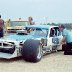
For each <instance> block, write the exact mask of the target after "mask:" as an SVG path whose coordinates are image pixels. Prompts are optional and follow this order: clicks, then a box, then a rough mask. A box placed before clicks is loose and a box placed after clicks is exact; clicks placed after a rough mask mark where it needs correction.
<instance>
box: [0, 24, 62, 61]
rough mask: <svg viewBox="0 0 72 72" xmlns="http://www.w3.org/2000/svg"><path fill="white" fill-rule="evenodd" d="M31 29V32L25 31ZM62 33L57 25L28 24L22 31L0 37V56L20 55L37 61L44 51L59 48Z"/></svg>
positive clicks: (28, 59) (47, 51)
mask: <svg viewBox="0 0 72 72" xmlns="http://www.w3.org/2000/svg"><path fill="white" fill-rule="evenodd" d="M28 29H32V30H31V32H29V33H28V32H27V30H28ZM61 39H62V35H61V33H60V30H59V27H58V26H50V25H30V26H26V30H25V32H24V33H22V34H20V31H19V33H18V32H17V34H10V35H7V36H5V37H2V38H0V58H6V59H11V58H14V57H19V56H22V57H23V59H24V60H26V61H32V62H38V61H40V60H41V58H42V56H43V55H44V54H46V53H51V52H53V51H57V50H61V49H62V45H61V44H60V41H61Z"/></svg>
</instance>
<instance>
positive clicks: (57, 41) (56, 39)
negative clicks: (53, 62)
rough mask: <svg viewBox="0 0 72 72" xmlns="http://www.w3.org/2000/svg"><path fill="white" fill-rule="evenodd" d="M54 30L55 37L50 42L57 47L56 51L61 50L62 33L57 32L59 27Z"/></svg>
mask: <svg viewBox="0 0 72 72" xmlns="http://www.w3.org/2000/svg"><path fill="white" fill-rule="evenodd" d="M54 29H55V36H54V37H53V39H52V42H53V44H54V45H56V46H57V50H62V44H61V40H62V38H63V37H62V33H61V32H60V30H59V27H54Z"/></svg>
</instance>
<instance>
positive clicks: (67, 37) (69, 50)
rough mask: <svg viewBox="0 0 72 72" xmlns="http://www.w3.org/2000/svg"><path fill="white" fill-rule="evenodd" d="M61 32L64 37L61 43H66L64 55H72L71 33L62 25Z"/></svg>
mask: <svg viewBox="0 0 72 72" xmlns="http://www.w3.org/2000/svg"><path fill="white" fill-rule="evenodd" d="M60 31H61V32H62V36H63V39H62V41H61V43H62V44H63V43H66V48H65V50H64V55H72V35H71V33H70V31H69V30H67V29H66V28H65V27H64V25H60Z"/></svg>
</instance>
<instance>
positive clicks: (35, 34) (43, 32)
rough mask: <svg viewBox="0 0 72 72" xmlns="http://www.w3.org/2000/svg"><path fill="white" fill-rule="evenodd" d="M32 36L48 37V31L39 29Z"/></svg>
mask: <svg viewBox="0 0 72 72" xmlns="http://www.w3.org/2000/svg"><path fill="white" fill-rule="evenodd" d="M30 35H34V36H42V37H47V35H48V30H47V29H39V28H37V29H34V30H33V31H31V32H30Z"/></svg>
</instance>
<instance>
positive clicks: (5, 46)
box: [0, 42, 15, 54]
mask: <svg viewBox="0 0 72 72" xmlns="http://www.w3.org/2000/svg"><path fill="white" fill-rule="evenodd" d="M14 51H15V45H13V44H11V43H3V42H1V43H0V52H3V53H10V54H12V53H14Z"/></svg>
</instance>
